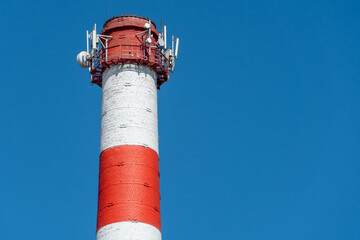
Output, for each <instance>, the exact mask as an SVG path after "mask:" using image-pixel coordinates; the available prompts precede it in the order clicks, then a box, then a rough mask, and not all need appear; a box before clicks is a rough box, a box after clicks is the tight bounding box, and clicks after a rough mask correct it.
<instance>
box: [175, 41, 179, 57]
mask: <svg viewBox="0 0 360 240" xmlns="http://www.w3.org/2000/svg"><path fill="white" fill-rule="evenodd" d="M178 50H179V38H176V47H175V58H177V56H178Z"/></svg>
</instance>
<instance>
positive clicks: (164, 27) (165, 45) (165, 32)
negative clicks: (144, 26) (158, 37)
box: [164, 26, 166, 49]
mask: <svg viewBox="0 0 360 240" xmlns="http://www.w3.org/2000/svg"><path fill="white" fill-rule="evenodd" d="M164 47H165V49H166V26H164Z"/></svg>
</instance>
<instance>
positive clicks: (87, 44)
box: [86, 31, 89, 53]
mask: <svg viewBox="0 0 360 240" xmlns="http://www.w3.org/2000/svg"><path fill="white" fill-rule="evenodd" d="M86 52H87V53H89V31H86Z"/></svg>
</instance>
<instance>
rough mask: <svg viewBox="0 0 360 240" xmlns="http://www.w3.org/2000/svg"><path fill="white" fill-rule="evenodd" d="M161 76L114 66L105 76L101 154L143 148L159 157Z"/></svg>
mask: <svg viewBox="0 0 360 240" xmlns="http://www.w3.org/2000/svg"><path fill="white" fill-rule="evenodd" d="M156 81H157V76H156V73H155V72H154V71H153V70H151V69H150V68H149V67H147V66H142V65H136V64H125V65H120V64H119V65H115V66H111V67H110V68H109V69H107V70H106V71H105V72H104V73H103V83H102V113H101V139H100V152H102V151H104V150H105V149H107V148H110V147H114V146H119V145H141V146H145V147H150V148H152V149H153V150H155V151H156V152H157V153H159V149H158V140H159V139H158V122H157V88H156Z"/></svg>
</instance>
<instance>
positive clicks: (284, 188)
mask: <svg viewBox="0 0 360 240" xmlns="http://www.w3.org/2000/svg"><path fill="white" fill-rule="evenodd" d="M0 3H1V13H0V27H1V30H2V34H1V36H2V37H1V38H0V44H1V47H0V49H1V54H0V62H1V69H2V71H1V72H2V74H1V76H2V77H1V81H2V83H1V87H0V104H1V118H0V126H1V132H0V143H1V162H0V163H1V168H0V169H1V174H0V189H1V193H0V239H1V240H23V239H26V240H49V239H51V240H64V239H66V240H70V239H76V240H80V239H81V240H85V239H86V240H91V239H95V228H96V211H97V187H98V186H97V181H98V154H99V133H100V110H101V109H100V107H101V89H100V88H99V87H97V86H90V79H89V74H88V72H87V70H84V69H81V68H80V67H79V66H78V65H77V63H76V61H75V57H76V55H77V53H78V52H80V51H82V50H85V48H86V44H85V31H86V30H90V29H91V28H92V26H93V24H94V23H97V24H98V26H99V28H101V27H102V24H103V22H104V20H105V11H106V1H93V0H88V1H84V0H78V1H69V0H61V1H60V0H52V1H45V0H38V1H20V0H19V1H17V0H11V1H10V0H0ZM359 12H360V3H359V1H347V0H343V1H331V0H328V1H313V0H311V1H310V0H305V1H288V0H282V1H280V0H275V1H265V0H263V1H241V0H240V1H230V0H223V1H211V0H209V1H187V0H183V1H141V0H139V1H115V0H109V9H108V11H107V18H109V17H112V16H114V15H120V14H138V15H143V16H146V17H149V18H151V19H153V20H154V21H155V22H156V23H157V24H158V26H159V25H160V21H161V18H164V21H165V23H166V25H167V27H168V33H169V34H171V33H174V34H176V35H177V36H178V37H180V49H179V59H178V61H177V65H176V71H175V73H173V74H172V75H171V78H170V82H168V83H165V84H164V85H163V87H162V89H161V90H160V91H159V131H160V132H159V134H160V171H161V194H162V202H161V204H162V205H161V211H162V233H163V239H164V240H170V239H171V240H184V239H189V240H193V239H199V240H200V239H206V240H220V239H234V240H237V239H239V240H265V239H266V240H304V239H307V240H309V239H310V240H322V239H324V240H340V239H346V240H358V239H360V161H359V160H360V150H359V149H360V148H359V147H360V146H359V145H360V114H359V109H360V82H359V81H360V75H359V72H360V71H359V70H360V68H359V66H360V64H359V63H360V47H359V46H360V14H359Z"/></svg>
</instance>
